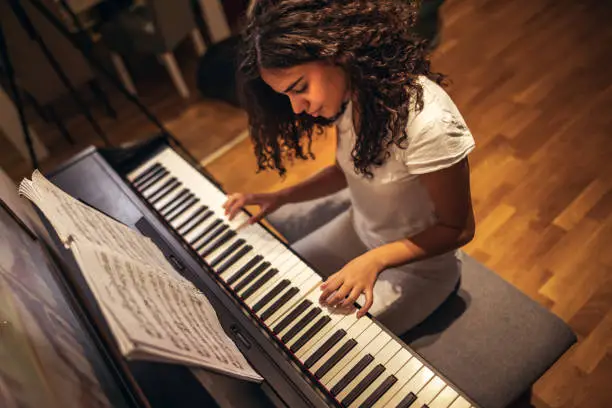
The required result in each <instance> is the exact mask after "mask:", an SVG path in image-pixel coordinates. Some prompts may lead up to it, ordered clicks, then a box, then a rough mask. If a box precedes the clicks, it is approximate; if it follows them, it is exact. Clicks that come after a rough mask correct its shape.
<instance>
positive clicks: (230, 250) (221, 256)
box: [210, 238, 246, 267]
mask: <svg viewBox="0 0 612 408" xmlns="http://www.w3.org/2000/svg"><path fill="white" fill-rule="evenodd" d="M245 243H246V241H245V240H244V239H242V238H240V239H238V240H236V241H234V242H233V243H232V245H230V246H228V247H227V248H226V249H225V251H223V252H221V253H220V254H219V255H217V257H216V258H215V259H213V260H212V261H211V262H210V266H212V267H215V266H217V265H218V264H219V263H221V261H223V260H224V259H225V258H227V257H228V256H230V255H231V254H233V253H234V251H236V250H237V249H238V248H240V247H241V246H243V245H244V244H245Z"/></svg>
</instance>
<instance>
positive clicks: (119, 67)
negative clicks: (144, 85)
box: [110, 52, 136, 95]
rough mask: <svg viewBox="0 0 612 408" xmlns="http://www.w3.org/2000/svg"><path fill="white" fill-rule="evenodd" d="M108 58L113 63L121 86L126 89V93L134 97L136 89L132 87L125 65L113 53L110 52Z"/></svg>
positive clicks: (117, 55) (132, 83)
mask: <svg viewBox="0 0 612 408" xmlns="http://www.w3.org/2000/svg"><path fill="white" fill-rule="evenodd" d="M110 57H111V61H112V62H113V65H114V66H115V70H116V71H117V74H118V75H119V78H120V79H121V82H123V86H124V87H125V89H127V91H128V92H129V93H131V94H132V95H136V87H135V86H134V82H132V77H131V76H130V73H129V72H128V70H127V68H126V67H125V64H124V63H123V59H121V57H120V56H119V54H117V53H114V52H111V54H110Z"/></svg>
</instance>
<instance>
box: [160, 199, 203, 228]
mask: <svg viewBox="0 0 612 408" xmlns="http://www.w3.org/2000/svg"><path fill="white" fill-rule="evenodd" d="M198 201H200V199H199V198H197V197H193V196H192V197H191V198H190V199H189V200H188V201H187V202H186V203H185V204H184V205H182V206H181V207H179V208H178V209H177V211H175V212H174V214H173V215H172V216H169V217H168V218H166V220H167V221H168V222H173V221H174V220H176V219H177V218H178V217H180V216H181V214H184V213H185V211H188V210H189V209H190V208H191V207H193V206H194V205H196V204H197V203H198Z"/></svg>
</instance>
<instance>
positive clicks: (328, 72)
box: [260, 62, 349, 119]
mask: <svg viewBox="0 0 612 408" xmlns="http://www.w3.org/2000/svg"><path fill="white" fill-rule="evenodd" d="M260 74H261V78H262V79H263V80H264V81H265V82H266V83H267V84H268V85H269V86H270V87H271V88H272V89H274V90H275V91H276V92H278V93H281V94H285V95H287V97H288V98H289V100H290V101H291V107H292V108H293V111H294V112H295V113H296V114H301V113H305V114H308V115H310V116H313V117H320V118H327V119H330V118H334V117H335V116H336V115H337V114H338V113H340V111H341V109H342V105H343V103H344V102H345V101H346V100H347V99H348V97H349V92H348V85H347V77H346V74H345V73H344V71H343V70H342V68H340V67H339V66H336V65H332V64H329V63H325V62H309V63H306V64H302V65H296V66H294V67H291V68H273V69H265V68H262V69H261V70H260Z"/></svg>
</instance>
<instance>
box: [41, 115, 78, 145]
mask: <svg viewBox="0 0 612 408" xmlns="http://www.w3.org/2000/svg"><path fill="white" fill-rule="evenodd" d="M47 113H48V114H49V117H50V118H51V120H52V121H53V122H54V123H55V125H56V126H57V128H58V129H59V131H60V133H61V134H62V136H64V139H66V140H68V142H69V143H70V144H71V145H73V144H74V139H73V138H72V136H71V135H70V133H69V132H68V129H66V126H64V122H62V120H61V119H60V118H59V117H58V116H57V113H56V112H55V109H54V108H53V107H52V106H47Z"/></svg>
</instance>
